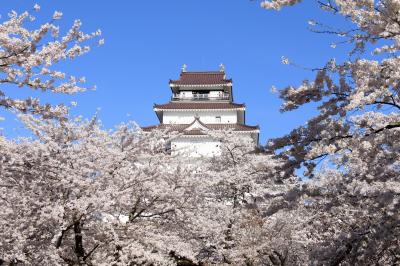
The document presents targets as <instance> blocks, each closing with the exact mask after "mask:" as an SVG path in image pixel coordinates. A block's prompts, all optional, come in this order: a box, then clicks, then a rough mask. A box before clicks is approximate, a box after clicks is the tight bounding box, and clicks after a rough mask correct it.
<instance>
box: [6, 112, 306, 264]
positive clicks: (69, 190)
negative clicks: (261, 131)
mask: <svg viewBox="0 0 400 266" xmlns="http://www.w3.org/2000/svg"><path fill="white" fill-rule="evenodd" d="M21 119H22V121H24V123H25V124H26V126H27V127H28V128H29V129H30V130H32V132H33V133H34V134H35V135H36V139H20V140H7V139H5V138H4V137H1V139H0V140H1V142H0V145H1V146H0V147H1V150H2V151H3V152H2V154H1V157H0V162H1V164H0V177H1V179H0V180H1V182H0V189H1V192H2V193H1V198H0V200H1V204H2V206H3V208H2V210H1V212H0V218H1V219H0V226H1V228H2V230H1V233H0V237H1V238H2V239H4V241H2V242H1V244H0V254H2V257H1V259H2V261H3V262H5V263H7V264H14V265H18V264H40V263H41V262H46V263H49V264H53V265H65V264H68V265H77V264H78V265H110V264H111V265H113V264H114V265H129V264H132V263H133V264H142V265H176V264H178V265H185V263H186V265H202V264H229V263H230V264H237V265H241V264H247V265H258V264H260V263H271V261H272V262H279V261H297V262H298V261H300V259H303V258H304V257H305V256H304V254H302V251H301V245H300V244H299V242H300V239H299V234H297V231H299V230H300V229H301V227H302V226H301V223H300V220H298V219H293V220H290V221H287V216H288V215H291V216H293V217H300V216H299V215H295V213H296V212H297V211H298V210H297V209H293V211H292V212H287V213H286V212H282V211H279V210H278V211H275V210H272V211H271V209H274V205H275V204H276V201H277V198H279V197H281V198H282V197H283V195H284V194H285V193H284V191H287V190H288V189H289V188H291V189H292V188H294V187H296V186H297V183H296V182H295V181H294V180H292V181H288V180H285V182H286V183H282V182H281V181H279V182H277V180H281V177H279V176H275V175H276V173H275V171H274V169H275V168H276V167H277V166H278V165H279V164H281V163H282V162H279V161H277V160H274V159H272V158H271V156H268V155H265V154H263V153H254V152H253V150H254V147H251V146H248V144H249V143H248V142H246V141H244V140H243V139H242V138H232V139H231V140H228V138H227V137H226V136H225V137H224V138H222V139H225V140H224V143H223V145H222V147H223V151H222V155H221V156H220V157H216V158H213V159H208V158H203V159H202V162H201V163H200V164H199V163H198V162H199V159H196V160H195V161H193V159H191V158H189V157H187V159H185V156H183V157H182V156H179V157H174V156H171V155H170V154H168V150H166V149H165V147H166V144H167V143H168V141H170V139H171V138H174V137H176V135H175V133H168V134H167V133H166V132H163V131H153V132H150V133H148V132H146V133H143V132H141V130H140V128H138V127H137V126H136V125H135V124H133V123H128V124H122V125H120V126H118V127H117V128H116V129H115V130H113V131H109V130H104V129H102V128H101V126H100V124H99V123H98V122H97V121H96V119H92V120H90V121H79V118H77V119H76V120H70V121H66V122H64V123H61V124H60V123H59V122H57V121H54V120H43V119H41V118H37V117H34V116H22V117H21ZM265 210H268V211H265ZM289 213H290V214H289ZM296 221H298V222H296ZM290 241H291V245H288V244H287V243H288V242H290ZM288 246H290V248H288ZM300 254H301V258H300ZM296 256H297V257H296Z"/></svg>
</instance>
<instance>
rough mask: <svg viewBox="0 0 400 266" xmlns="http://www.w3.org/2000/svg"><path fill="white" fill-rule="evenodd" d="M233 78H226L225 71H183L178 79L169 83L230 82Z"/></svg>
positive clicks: (214, 83) (207, 83) (204, 83)
mask: <svg viewBox="0 0 400 266" xmlns="http://www.w3.org/2000/svg"><path fill="white" fill-rule="evenodd" d="M231 82H232V79H225V72H222V71H209V72H181V75H180V77H179V79H178V80H170V81H169V84H171V85H172V84H173V85H178V86H179V85H216V84H218V85H219V84H224V85H225V84H229V83H231Z"/></svg>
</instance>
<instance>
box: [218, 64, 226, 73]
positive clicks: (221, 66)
mask: <svg viewBox="0 0 400 266" xmlns="http://www.w3.org/2000/svg"><path fill="white" fill-rule="evenodd" d="M219 71H220V72H225V66H224V64H222V63H221V64H220V65H219Z"/></svg>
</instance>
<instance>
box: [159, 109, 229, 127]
mask: <svg viewBox="0 0 400 266" xmlns="http://www.w3.org/2000/svg"><path fill="white" fill-rule="evenodd" d="M195 116H199V117H200V121H201V122H203V123H205V124H216V123H223V124H235V123H237V111H236V110H226V111H225V110H224V111H222V110H221V111H218V110H213V111H167V110H165V111H164V113H163V123H164V124H190V123H192V122H193V120H194V118H195ZM218 116H219V117H221V122H219V121H218V120H217V117H218Z"/></svg>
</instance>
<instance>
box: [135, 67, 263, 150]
mask: <svg viewBox="0 0 400 266" xmlns="http://www.w3.org/2000/svg"><path fill="white" fill-rule="evenodd" d="M169 86H170V88H171V92H172V97H171V100H170V101H169V102H168V103H166V104H155V105H154V112H155V113H156V115H157V117H158V120H159V121H160V124H159V125H155V126H148V127H142V129H143V131H145V132H146V131H151V130H154V129H161V130H166V131H170V132H173V131H176V132H179V134H178V135H177V136H176V137H175V138H173V139H172V140H171V142H170V143H169V147H168V149H169V150H170V152H171V154H173V155H176V154H182V153H185V154H187V155H189V156H190V157H201V156H206V157H212V156H218V155H219V154H220V141H219V140H217V139H215V138H213V137H212V136H210V133H211V132H213V131H219V132H221V131H229V132H232V133H234V134H238V136H240V137H241V138H242V137H243V138H251V141H253V143H254V145H255V146H256V145H258V138H259V132H260V130H259V127H258V126H249V125H246V124H245V121H246V120H245V111H246V107H245V105H244V104H239V103H235V102H234V101H233V91H232V79H227V78H226V75H225V69H224V66H223V65H220V70H219V71H202V72H191V71H187V70H186V66H185V65H184V66H183V68H182V71H181V73H180V76H179V79H177V80H170V81H169Z"/></svg>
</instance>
